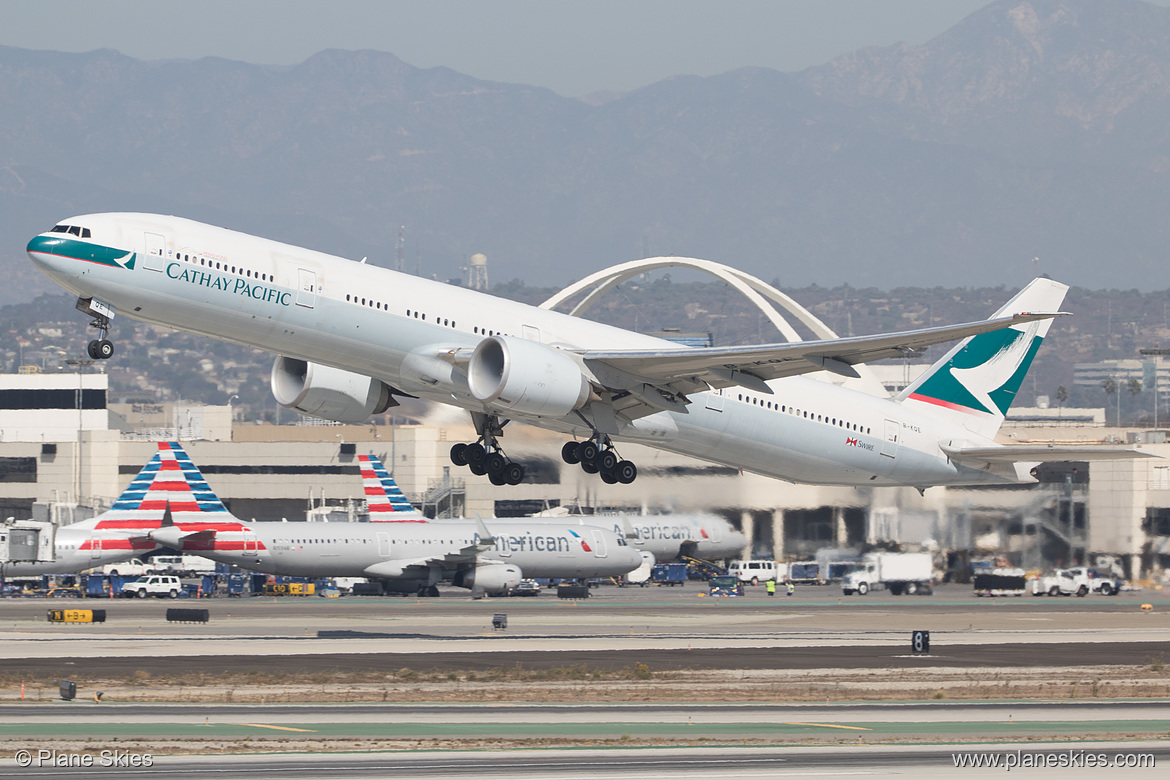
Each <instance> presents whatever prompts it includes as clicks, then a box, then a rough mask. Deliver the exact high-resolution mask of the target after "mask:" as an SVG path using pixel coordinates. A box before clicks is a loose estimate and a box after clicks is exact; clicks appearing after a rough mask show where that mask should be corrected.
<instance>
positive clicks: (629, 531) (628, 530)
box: [622, 515, 638, 541]
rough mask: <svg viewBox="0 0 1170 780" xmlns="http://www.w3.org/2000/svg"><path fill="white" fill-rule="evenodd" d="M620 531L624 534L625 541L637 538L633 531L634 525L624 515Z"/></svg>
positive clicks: (636, 533)
mask: <svg viewBox="0 0 1170 780" xmlns="http://www.w3.org/2000/svg"><path fill="white" fill-rule="evenodd" d="M622 531H623V532H624V533H625V535H626V539H627V541H633V540H635V539H637V538H638V532H637V531H635V530H634V524H633V523H631V522H630V518H628V517H626V516H625V515H622Z"/></svg>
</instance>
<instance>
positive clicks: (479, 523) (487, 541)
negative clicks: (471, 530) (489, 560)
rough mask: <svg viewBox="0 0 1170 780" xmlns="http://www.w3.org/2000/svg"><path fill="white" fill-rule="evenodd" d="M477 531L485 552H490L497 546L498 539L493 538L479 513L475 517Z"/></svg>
mask: <svg viewBox="0 0 1170 780" xmlns="http://www.w3.org/2000/svg"><path fill="white" fill-rule="evenodd" d="M475 530H476V531H477V532H479V547H480V548H481V549H483V550H489V549H491V548H492V547H494V546H495V544H496V537H494V536H492V532H491V531H489V530H488V528H487V526H486V525H484V522H483V518H482V517H480V516H479V513H478V512H477V513H476V515H475Z"/></svg>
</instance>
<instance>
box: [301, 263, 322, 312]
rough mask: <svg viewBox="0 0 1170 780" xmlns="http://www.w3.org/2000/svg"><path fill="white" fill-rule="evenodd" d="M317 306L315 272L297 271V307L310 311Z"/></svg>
mask: <svg viewBox="0 0 1170 780" xmlns="http://www.w3.org/2000/svg"><path fill="white" fill-rule="evenodd" d="M316 305H317V272H316V271H310V270H309V269H308V268H298V269H297V306H304V307H305V308H306V309H311V308H313V307H314V306H316Z"/></svg>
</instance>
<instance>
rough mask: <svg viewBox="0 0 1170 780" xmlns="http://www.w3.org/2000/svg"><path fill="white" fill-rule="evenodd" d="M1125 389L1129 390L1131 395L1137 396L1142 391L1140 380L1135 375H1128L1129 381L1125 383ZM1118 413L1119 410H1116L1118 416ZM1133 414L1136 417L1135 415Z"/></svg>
mask: <svg viewBox="0 0 1170 780" xmlns="http://www.w3.org/2000/svg"><path fill="white" fill-rule="evenodd" d="M1125 389H1126V390H1128V391H1129V394H1130V395H1131V396H1133V397H1134V398H1137V397H1138V395H1139V394H1140V393H1141V391H1142V380H1140V379H1138V378H1137V377H1130V378H1129V381H1128V382H1126V383H1125ZM1119 400H1120V399H1119ZM1120 414H1121V412H1118V415H1119V416H1120ZM1134 416H1135V417H1136V416H1137V415H1134Z"/></svg>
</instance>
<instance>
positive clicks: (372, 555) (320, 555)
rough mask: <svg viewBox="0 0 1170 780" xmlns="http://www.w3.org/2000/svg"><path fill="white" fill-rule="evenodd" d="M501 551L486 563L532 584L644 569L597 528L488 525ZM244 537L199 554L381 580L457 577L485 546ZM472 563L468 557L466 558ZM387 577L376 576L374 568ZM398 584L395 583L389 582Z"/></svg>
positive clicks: (287, 530)
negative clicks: (394, 572)
mask: <svg viewBox="0 0 1170 780" xmlns="http://www.w3.org/2000/svg"><path fill="white" fill-rule="evenodd" d="M488 523H489V525H488V530H489V532H490V533H491V535H492V537H493V538H494V539H495V544H494V545H492V546H491V547H490V548H488V549H486V550H484V551H483V552H482V553H481V554H480V562H482V563H491V562H499V563H506V564H512V565H514V566H517V567H519V568H520V570H521V571H522V572H523V575H524V576H525V577H552V578H576V577H613V576H619V575H622V574H626V573H628V572H630V571H632V570H634V569H636V568H637V567H638V565H639V564H640V563H641V557H640V555H639V553H638V551H637V550H635V549H634V548H632V547H630V546H629V545H628V544H626V542H625V540H624V539H622V538H620V537H619V536H617V535H616V534H614V533H613V532H611V531H609V530H607V529H603V528H595V527H590V526H572V527H570V526H569V525H567V524H557V525H548V526H536V527H533V526H529V525H526V524H524V523H519V522H505V521H499V520H492V521H488ZM242 529H243V530H241V531H227V532H223V533H218V534H217V535H216V539H215V542H214V546H208V547H206V548H204V547H199V548H193V549H192V551H193V552H196V553H198V554H199V555H202V556H205V557H207V558H211V559H212V560H216V561H221V562H223V563H230V564H235V565H237V566H239V567H241V568H245V569H250V570H252V571H259V572H265V573H268V574H280V575H286V576H292V577H371V576H374V577H378V576H380V575H379V573H378V572H379V571H382V572H385V571H387V570H388V567H387V566H386V564H395V563H401V564H403V565H406V566H408V567H409V566H410V565H412V562H419V561H436V562H439V563H438V564H437V566H436V568H438V569H442V570H444V571H446V572H447V573H448V574H449V573H450V572H451V571H454V570H457V569H459V568H467V567H468V566H471V565H472V562H471V561H470V560H469V559H462V560H459V561H451V562H450V563H447V564H444V563H442V561H443V559H444V558H445V557H447V556H451V555H454V554H456V552H457V551H459V550H463V549H466V548H469V547H474V546H475V545H476V544H478V543H479V542H480V538H481V537H480V534H479V531H478V529H477V527H476V524H475V523H474V522H471V521H465V520H432V521H428V522H381V523H244V524H242ZM463 558H466V556H463ZM375 566H380V567H382V569H380V570H377V569H375V570H373V571H371V567H375ZM428 568H429V564H425V563H413V570H414V573H413V574H412V573H411V572H410V571H409V570H408V571H407V572H405V573H403V574H402V575H399V576H401V577H403V578H407V579H418V578H419V577H420V573H419V572H420V571H421V572H422V573H423V574H422V575H421V576H423V577H424V578H425V572H426V571H427V569H428ZM388 578H389V579H394V577H388Z"/></svg>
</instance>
